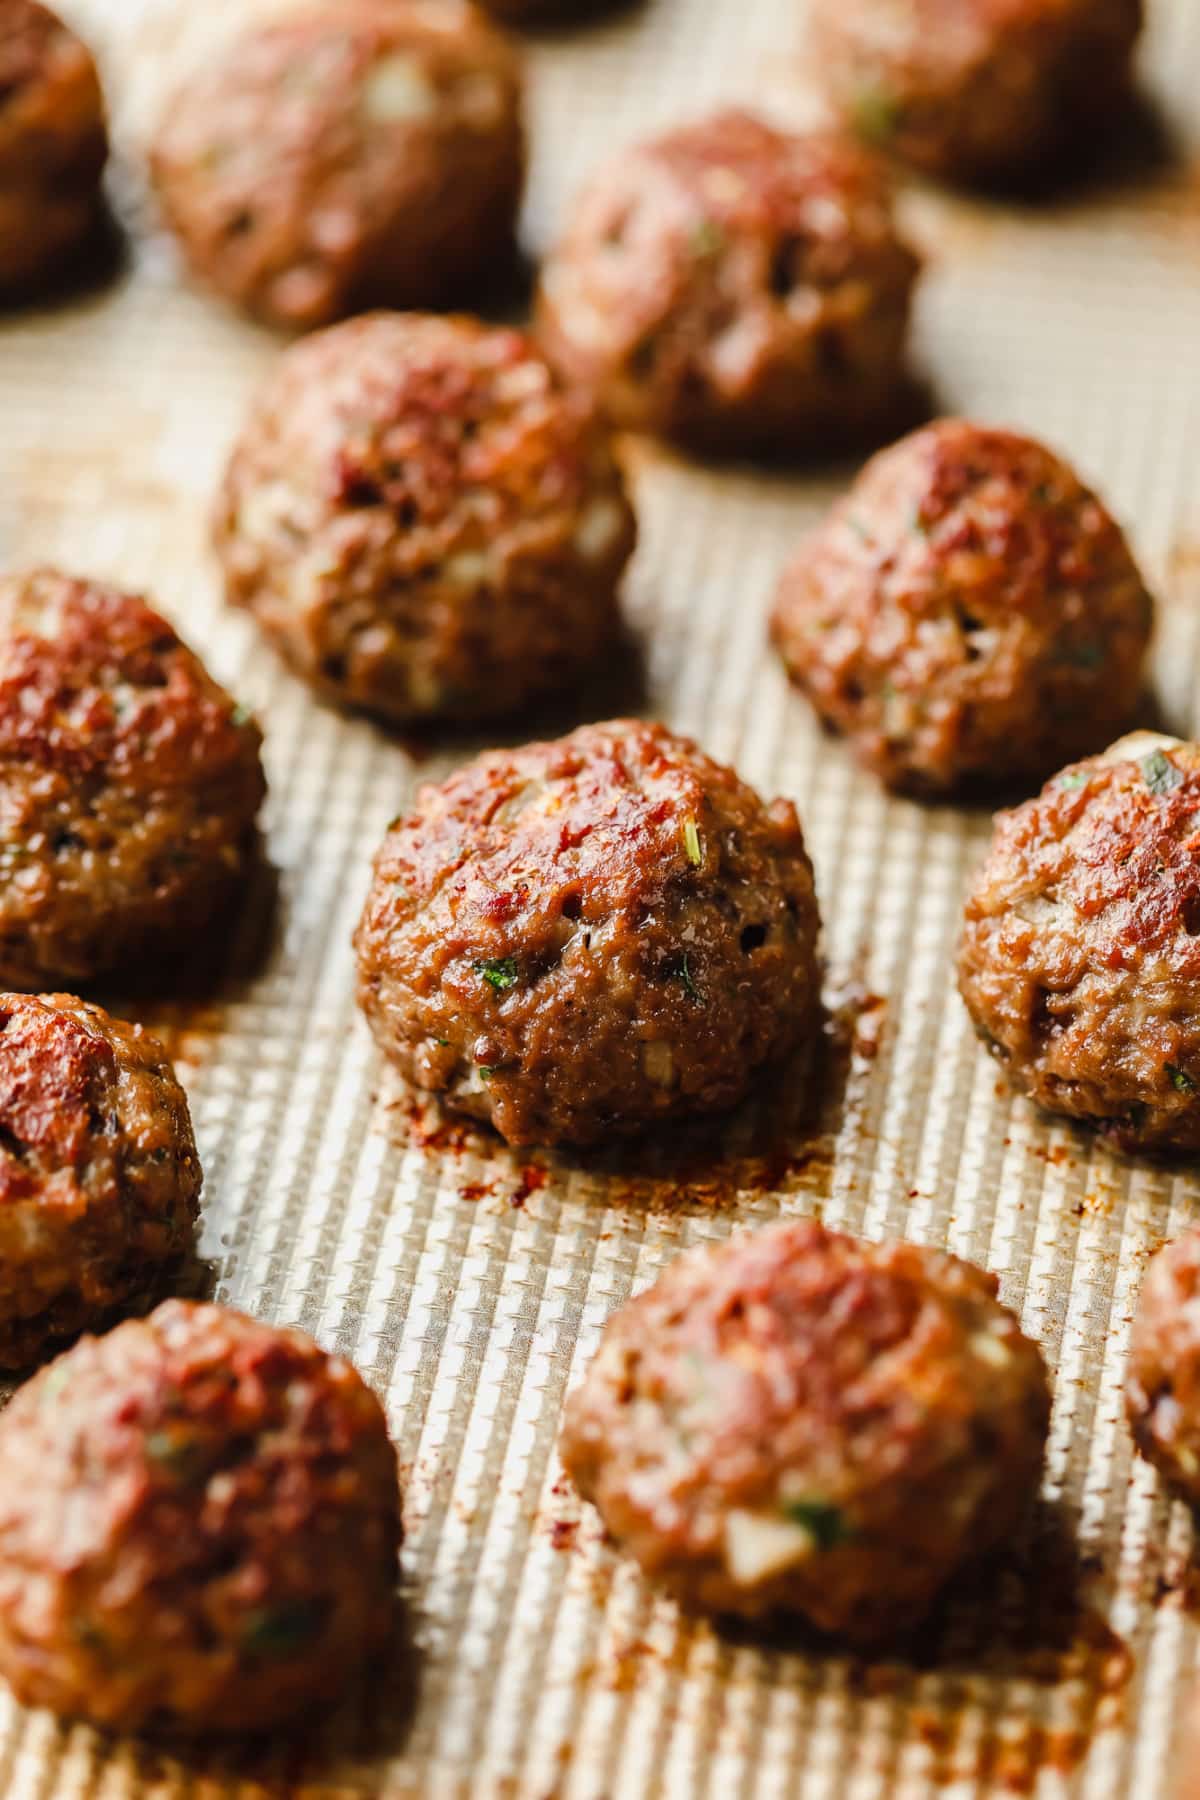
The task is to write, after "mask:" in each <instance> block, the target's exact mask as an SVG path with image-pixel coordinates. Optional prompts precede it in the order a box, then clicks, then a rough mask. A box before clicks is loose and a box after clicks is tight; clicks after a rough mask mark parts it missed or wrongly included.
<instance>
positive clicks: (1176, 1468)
mask: <svg viewBox="0 0 1200 1800" xmlns="http://www.w3.org/2000/svg"><path fill="white" fill-rule="evenodd" d="M1125 1411H1126V1413H1127V1415H1128V1418H1129V1424H1130V1427H1131V1429H1132V1431H1133V1435H1134V1438H1135V1439H1136V1441H1137V1446H1138V1449H1139V1450H1140V1451H1141V1453H1142V1455H1143V1456H1144V1457H1145V1458H1146V1459H1147V1461H1148V1462H1152V1463H1153V1464H1154V1466H1155V1468H1156V1469H1158V1470H1159V1471H1160V1473H1161V1474H1162V1475H1163V1476H1164V1477H1165V1479H1166V1480H1167V1481H1168V1482H1169V1484H1170V1485H1171V1487H1172V1488H1174V1489H1175V1491H1176V1492H1177V1493H1179V1494H1181V1495H1182V1496H1183V1498H1184V1499H1185V1500H1188V1501H1190V1503H1191V1504H1192V1505H1193V1506H1195V1505H1197V1504H1200V1229H1196V1228H1195V1227H1193V1229H1192V1230H1190V1231H1185V1232H1184V1234H1183V1236H1182V1237H1178V1238H1176V1239H1175V1241H1174V1243H1172V1244H1166V1245H1164V1247H1163V1248H1162V1249H1161V1250H1160V1251H1158V1253H1157V1255H1155V1256H1153V1257H1152V1258H1151V1259H1150V1264H1149V1266H1148V1268H1147V1270H1146V1276H1145V1280H1144V1281H1143V1283H1142V1291H1141V1294H1140V1296H1139V1298H1138V1306H1137V1313H1136V1315H1135V1317H1134V1321H1133V1337H1132V1341H1131V1343H1130V1348H1129V1373H1128V1376H1127V1377H1126V1381H1125Z"/></svg>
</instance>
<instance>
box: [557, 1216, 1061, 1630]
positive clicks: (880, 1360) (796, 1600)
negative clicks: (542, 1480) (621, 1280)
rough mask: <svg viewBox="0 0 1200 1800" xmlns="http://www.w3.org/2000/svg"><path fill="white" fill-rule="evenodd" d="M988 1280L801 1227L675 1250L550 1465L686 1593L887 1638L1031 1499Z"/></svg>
mask: <svg viewBox="0 0 1200 1800" xmlns="http://www.w3.org/2000/svg"><path fill="white" fill-rule="evenodd" d="M996 1286H997V1284H996V1279H995V1277H994V1276H992V1275H988V1274H985V1273H984V1271H983V1270H982V1269H977V1268H975V1267H973V1266H972V1265H971V1264H970V1263H965V1262H960V1261H959V1259H958V1258H957V1257H954V1256H947V1255H945V1254H943V1253H942V1252H941V1251H938V1250H925V1249H920V1248H918V1246H916V1245H915V1244H901V1243H887V1244H869V1243H864V1242H862V1241H861V1240H859V1239H856V1238H852V1237H845V1236H842V1235H840V1234H838V1233H836V1232H830V1231H826V1230H825V1229H824V1228H823V1227H822V1226H820V1225H818V1224H816V1223H814V1222H813V1221H811V1220H796V1221H789V1222H787V1223H785V1224H781V1225H777V1226H774V1227H772V1228H771V1229H769V1230H766V1231H760V1232H757V1233H754V1234H753V1235H751V1236H748V1237H742V1238H737V1239H734V1240H733V1242H731V1243H728V1244H724V1245H720V1246H718V1247H717V1248H708V1249H704V1250H698V1251H693V1252H691V1253H690V1254H689V1255H686V1256H683V1257H681V1258H680V1259H679V1260H678V1261H677V1262H675V1263H673V1264H672V1265H671V1267H670V1268H668V1269H667V1271H666V1273H665V1274H664V1275H662V1276H661V1277H660V1278H659V1280H658V1281H657V1282H656V1283H655V1284H654V1286H653V1287H652V1288H650V1289H649V1291H648V1292H646V1293H644V1294H642V1295H640V1296H639V1297H638V1298H637V1299H636V1300H633V1301H631V1302H630V1303H629V1304H628V1305H626V1306H623V1307H622V1308H621V1309H620V1310H619V1311H618V1312H616V1313H615V1314H614V1315H613V1316H612V1318H610V1320H609V1321H608V1324H607V1326H606V1327H605V1331H604V1337H603V1340H602V1342H601V1347H600V1350H599V1352H598V1354H597V1356H596V1358H595V1360H594V1361H593V1363H592V1364H591V1367H590V1368H589V1370H588V1372H587V1374H586V1375H585V1377H584V1379H583V1382H582V1383H581V1385H580V1386H579V1387H578V1388H577V1389H576V1390H575V1392H574V1393H573V1394H572V1395H571V1396H570V1398H569V1400H568V1402H567V1408H566V1415H565V1419H564V1424H563V1434H562V1456H563V1461H564V1463H565V1465H566V1468H567V1471H568V1473H569V1474H570V1476H571V1478H572V1480H573V1481H574V1482H575V1485H576V1486H577V1487H578V1488H579V1491H580V1492H581V1493H582V1495H583V1496H584V1498H585V1499H587V1500H591V1501H593V1502H594V1503H595V1505H596V1506H597V1508H598V1509H599V1512H600V1516H601V1518H602V1519H603V1520H604V1523H605V1525H606V1526H607V1528H608V1530H609V1531H610V1532H611V1534H612V1536H613V1537H614V1538H615V1539H616V1541H617V1543H618V1544H619V1545H620V1546H621V1547H622V1548H624V1549H626V1550H628V1551H629V1553H630V1554H631V1555H632V1556H634V1557H635V1558H636V1559H637V1561H638V1562H639V1563H640V1564H641V1565H642V1567H643V1569H645V1570H646V1572H647V1573H648V1574H650V1575H653V1576H655V1577H657V1578H658V1579H660V1580H662V1581H663V1582H664V1583H665V1584H666V1585H667V1586H668V1587H670V1588H671V1589H672V1590H673V1591H674V1592H675V1593H676V1594H677V1595H678V1596H679V1597H680V1598H681V1599H683V1600H684V1601H685V1602H687V1603H689V1604H691V1605H694V1606H697V1607H701V1608H705V1609H708V1610H711V1611H714V1612H728V1613H740V1614H743V1615H745V1616H747V1617H751V1618H753V1617H758V1616H761V1615H764V1614H768V1613H772V1612H775V1611H777V1610H781V1611H789V1612H796V1613H801V1614H803V1615H804V1616H805V1617H806V1618H808V1619H809V1620H811V1622H812V1623H813V1624H814V1625H817V1626H819V1627H820V1628H821V1629H822V1630H823V1631H830V1632H836V1633H838V1634H839V1635H842V1636H844V1637H846V1638H849V1639H851V1640H852V1641H855V1642H858V1643H868V1644H869V1643H874V1642H876V1641H879V1640H882V1639H885V1638H888V1637H892V1636H894V1635H895V1634H896V1633H897V1632H900V1631H903V1630H905V1629H907V1628H908V1627H910V1626H912V1625H915V1624H916V1623H917V1622H918V1621H919V1620H920V1618H921V1617H922V1615H923V1614H924V1613H925V1612H926V1611H927V1610H928V1608H929V1606H930V1605H931V1603H932V1601H933V1600H934V1598H935V1596H936V1594H937V1592H938V1590H939V1589H940V1588H941V1587H942V1586H943V1584H944V1583H945V1582H946V1580H947V1579H948V1577H949V1576H950V1575H951V1574H952V1573H953V1572H954V1571H955V1569H957V1568H958V1567H959V1565H960V1564H962V1563H964V1562H966V1561H967V1560H968V1559H970V1558H973V1557H976V1556H979V1555H981V1554H982V1553H983V1552H985V1551H988V1550H991V1549H993V1548H994V1547H995V1546H997V1545H998V1544H1000V1543H1002V1542H1003V1540H1004V1539H1005V1537H1007V1535H1008V1534H1009V1533H1010V1532H1011V1531H1012V1530H1013V1529H1014V1528H1015V1526H1016V1524H1017V1523H1018V1521H1019V1519H1020V1516H1021V1514H1022V1512H1023V1511H1024V1510H1025V1508H1026V1507H1027V1505H1028V1504H1029V1502H1030V1500H1031V1499H1032V1497H1033V1495H1034V1492H1035V1491H1036V1488H1037V1483H1038V1475H1039V1471H1040V1469H1041V1464H1042V1454H1043V1450H1044V1447H1045V1441H1046V1432H1047V1426H1048V1422H1049V1412H1050V1400H1049V1392H1048V1388H1047V1382H1046V1371H1045V1367H1044V1365H1043V1362H1042V1358H1041V1355H1040V1353H1039V1351H1038V1349H1037V1347H1036V1346H1035V1345H1034V1344H1032V1343H1031V1342H1030V1341H1029V1339H1028V1338H1026V1337H1023V1336H1022V1335H1021V1331H1020V1327H1019V1326H1018V1324H1017V1321H1016V1319H1015V1318H1014V1317H1013V1315H1012V1313H1010V1312H1009V1311H1008V1309H1007V1308H1006V1307H1003V1306H1001V1305H1000V1303H999V1301H998V1300H997V1299H996Z"/></svg>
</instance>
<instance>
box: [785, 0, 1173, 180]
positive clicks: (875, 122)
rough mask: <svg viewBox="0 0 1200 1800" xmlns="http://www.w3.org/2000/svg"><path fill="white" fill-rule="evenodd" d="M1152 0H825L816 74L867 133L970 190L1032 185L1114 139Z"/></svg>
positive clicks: (815, 14) (817, 20)
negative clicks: (1147, 1)
mask: <svg viewBox="0 0 1200 1800" xmlns="http://www.w3.org/2000/svg"><path fill="white" fill-rule="evenodd" d="M1142 12H1143V8H1142V0H899V4H897V0H813V3H812V8H811V14H810V19H811V27H812V33H813V47H814V50H815V52H816V55H815V66H816V67H817V68H818V69H819V71H820V73H821V77H822V79H823V81H824V82H825V84H826V87H827V88H828V90H829V92H830V93H831V95H832V97H833V99H834V101H835V103H836V105H837V106H838V108H839V109H840V111H841V112H842V113H843V114H844V116H845V118H846V120H847V122H848V123H849V124H850V125H852V126H853V127H854V128H855V129H856V130H857V131H858V132H859V133H860V134H861V136H862V137H864V138H865V139H867V140H868V142H870V143H873V144H875V145H877V146H881V147H883V148H886V149H888V150H889V151H891V152H893V153H894V154H896V155H897V156H899V157H902V158H904V159H905V160H907V161H908V162H910V163H913V164H915V165H916V166H917V167H918V168H921V169H925V170H928V171H929V172H931V173H932V174H934V175H939V176H945V177H948V178H949V179H951V180H955V181H962V182H968V183H970V182H978V183H982V184H985V185H991V184H997V183H999V184H1001V185H1004V184H1011V183H1016V184H1021V183H1024V182H1026V181H1028V180H1030V179H1031V178H1037V179H1040V180H1044V179H1045V177H1046V174H1047V171H1048V170H1053V169H1054V168H1055V167H1056V166H1061V163H1062V160H1063V157H1064V156H1065V155H1070V154H1071V153H1072V152H1073V151H1075V150H1076V149H1078V148H1079V147H1081V146H1082V147H1090V146H1092V145H1093V144H1094V143H1095V141H1096V140H1097V136H1100V137H1101V138H1102V137H1103V135H1104V134H1105V133H1106V132H1111V130H1112V124H1113V118H1114V115H1117V114H1119V113H1120V112H1121V111H1122V110H1123V109H1124V107H1125V106H1126V105H1127V103H1128V101H1129V98H1130V93H1131V87H1132V56H1133V49H1134V45H1135V43H1136V40H1137V37H1138V33H1139V32H1140V30H1141V26H1142Z"/></svg>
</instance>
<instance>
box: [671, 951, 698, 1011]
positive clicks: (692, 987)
mask: <svg viewBox="0 0 1200 1800" xmlns="http://www.w3.org/2000/svg"><path fill="white" fill-rule="evenodd" d="M675 973H676V975H678V977H679V979H680V981H682V983H683V985H684V988H685V989H686V991H687V995H688V998H689V999H690V1000H699V999H700V989H699V988H698V987H697V986H696V984H695V982H694V981H693V980H692V971H691V970H690V969H689V968H688V959H687V951H686V950H685V951H684V953H683V955H682V956H681V958H680V959H679V967H678V968H677V969H676V970H675Z"/></svg>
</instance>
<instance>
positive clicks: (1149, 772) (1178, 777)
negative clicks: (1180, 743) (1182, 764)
mask: <svg viewBox="0 0 1200 1800" xmlns="http://www.w3.org/2000/svg"><path fill="white" fill-rule="evenodd" d="M1141 769H1142V780H1143V781H1144V782H1145V783H1146V786H1147V787H1148V788H1149V789H1150V792H1151V793H1152V794H1169V793H1170V792H1171V790H1172V789H1173V788H1177V787H1178V786H1179V784H1180V782H1181V781H1182V780H1183V771H1182V769H1177V768H1176V767H1175V764H1174V763H1173V762H1172V761H1171V759H1170V757H1169V756H1164V755H1163V753H1162V751H1161V750H1152V751H1151V752H1150V754H1149V756H1143V758H1142V762H1141Z"/></svg>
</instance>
